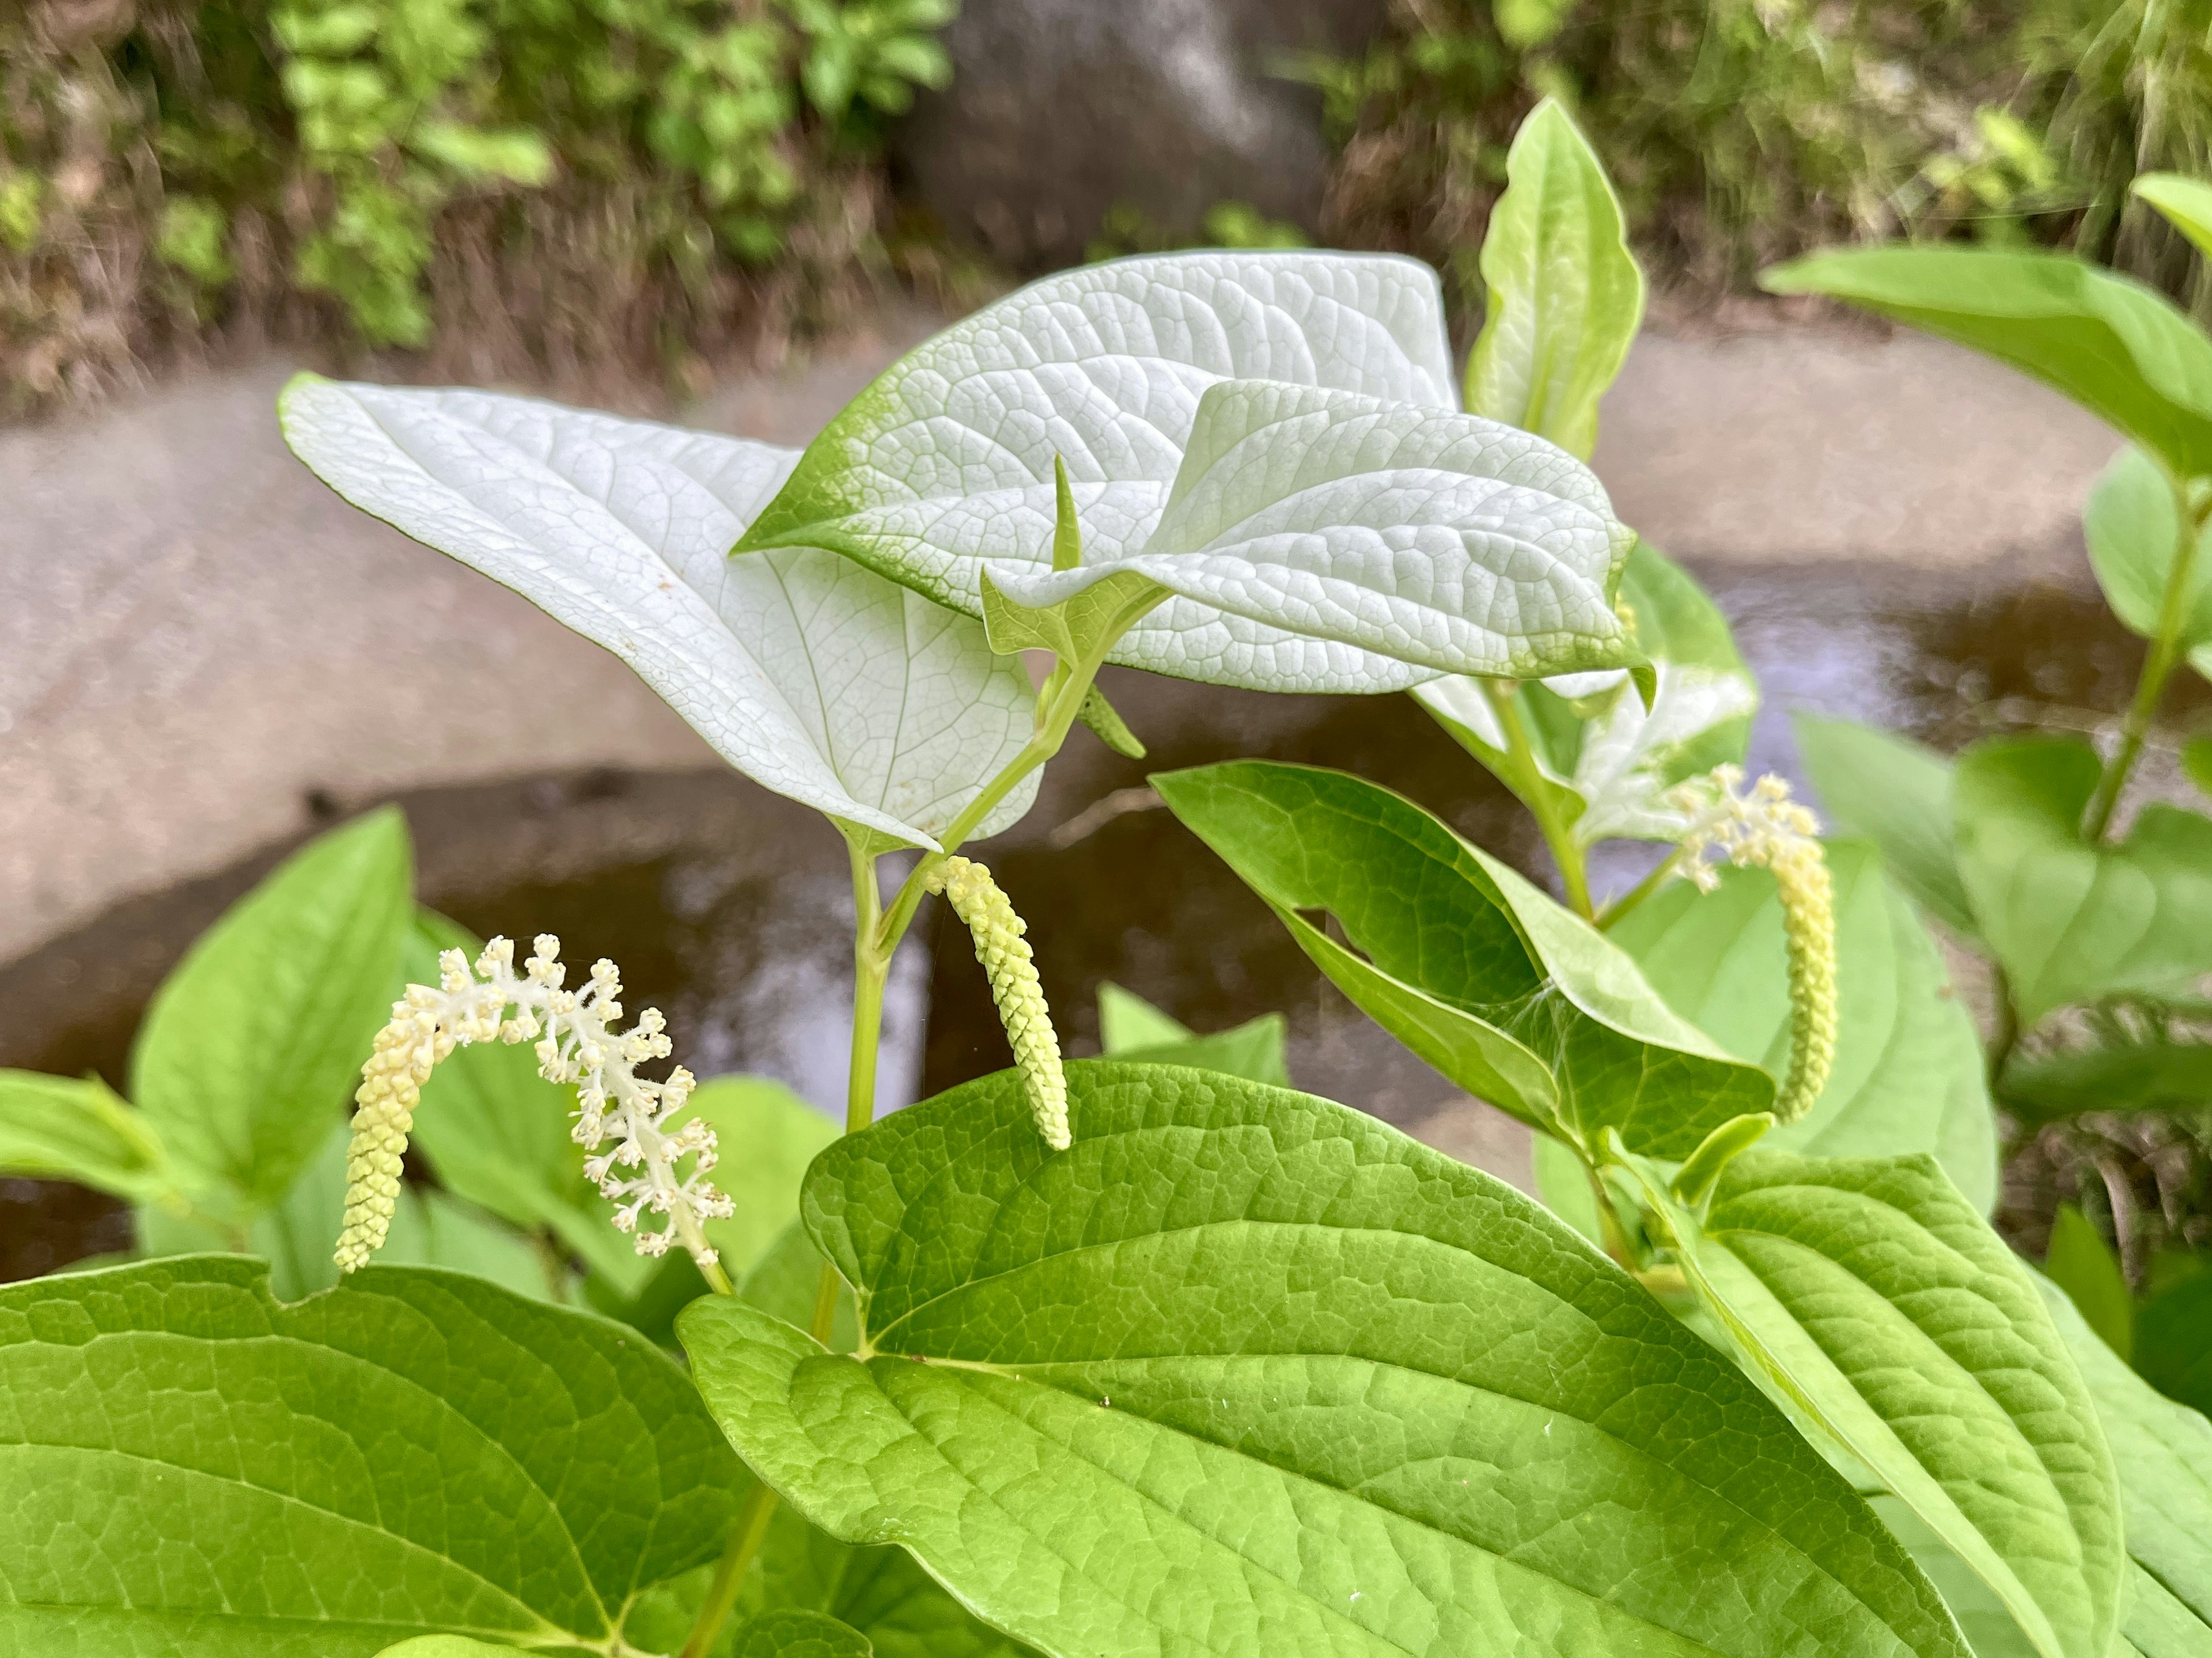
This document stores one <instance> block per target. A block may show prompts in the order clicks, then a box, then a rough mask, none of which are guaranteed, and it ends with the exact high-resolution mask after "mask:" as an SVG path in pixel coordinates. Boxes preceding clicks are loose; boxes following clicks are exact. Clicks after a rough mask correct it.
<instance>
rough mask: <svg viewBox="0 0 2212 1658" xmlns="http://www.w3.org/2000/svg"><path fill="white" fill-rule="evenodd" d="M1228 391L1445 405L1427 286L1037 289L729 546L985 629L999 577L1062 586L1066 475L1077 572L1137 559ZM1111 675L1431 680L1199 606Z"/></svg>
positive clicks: (1195, 274) (1259, 257) (857, 422)
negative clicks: (1023, 576) (851, 578)
mask: <svg viewBox="0 0 2212 1658" xmlns="http://www.w3.org/2000/svg"><path fill="white" fill-rule="evenodd" d="M1218 380H1284V381H1288V382H1291V384H1294V385H1298V386H1326V387H1331V388H1334V389H1336V390H1339V391H1345V392H1359V393H1362V394H1364V395H1365V396H1368V397H1373V398H1385V399H1388V400H1390V401H1393V402H1399V403H1412V404H1422V405H1425V406H1426V407H1429V408H1432V409H1445V410H1449V409H1452V408H1454V407H1455V406H1456V403H1457V399H1456V398H1455V395H1454V392H1453V387H1452V369H1451V346H1450V342H1449V340H1448V339H1447V337H1446V336H1445V332H1444V318H1443V296H1442V294H1441V293H1440V291H1439V289H1438V288H1437V276H1436V273H1435V272H1434V271H1433V270H1430V269H1429V268H1428V267H1427V266H1426V265H1424V264H1418V263H1416V262H1415V261H1413V260H1411V259H1401V258H1386V257H1381V256H1377V255H1374V254H1351V253H1320V252H1304V251H1297V252H1288V251H1285V252H1242V253H1239V252H1201V253H1177V254H1168V255H1163V256H1157V257H1147V258H1133V259H1119V260H1115V262H1113V263H1111V264H1099V265H1090V266H1086V267H1085V268H1083V269H1081V270H1066V271H1062V272H1060V274H1059V275H1057V276H1047V277H1045V278H1044V279H1042V281H1040V282H1032V283H1030V285H1029V286H1028V287H1027V288H1023V289H1021V290H1020V291H1019V292H1018V293H1015V294H1012V295H1008V296H1007V297H1006V299H1003V300H1000V301H998V302H997V303H996V304H994V305H990V306H987V307H984V308H983V309H982V310H981V311H979V312H977V313H975V315H974V316H972V317H969V318H968V319H966V320H965V321H963V322H960V323H957V324H955V325H953V326H952V327H951V328H949V329H947V330H945V332H943V333H941V334H939V335H938V336H937V337H935V338H934V339H932V340H930V341H928V342H927V343H925V344H923V345H921V346H920V347H919V348H917V349H915V350H914V351H913V352H911V353H909V354H908V355H907V356H906V357H905V358H903V359H902V361H899V362H898V363H896V364H895V365H894V366H893V367H891V368H890V369H889V370H888V371H887V372H886V373H885V374H884V375H883V376H882V378H880V379H879V380H877V381H876V383H875V384H874V385H873V386H870V387H869V388H868V389H867V390H866V391H865V392H862V393H861V394H860V396H859V397H858V398H854V400H853V402H852V403H851V404H848V406H847V407H846V409H845V410H844V411H843V412H842V414H840V415H839V416H837V417H836V419H835V420H833V421H831V422H829V425H828V426H827V427H825V428H823V432H822V434H821V435H820V436H819V437H817V438H816V439H815V440H814V442H813V443H812V444H811V446H809V447H808V449H807V451H806V454H805V459H803V460H801V461H800V463H799V467H798V470H797V471H794V472H793V474H792V476H791V478H790V481H789V482H788V483H786V484H785V485H784V487H783V489H782V490H781V492H780V493H779V494H778V495H777V496H776V498H775V501H772V502H770V503H769V506H768V507H767V508H766V509H765V510H764V511H763V513H761V515H760V518H759V520H758V521H757V523H755V524H754V525H753V526H752V528H751V529H750V530H749V531H747V532H746V533H745V537H744V540H743V541H741V542H740V543H739V544H738V545H739V547H740V548H741V549H744V550H754V549H767V548H775V547H787V546H814V547H829V548H834V549H836V550H837V551H839V552H842V553H845V554H847V555H848V556H851V557H853V558H855V559H858V560H860V562H862V563H864V564H866V565H868V566H869V567H870V568H873V569H876V570H878V571H881V572H882V573H883V574H885V575H888V576H890V577H891V578H892V579H893V580H897V581H901V582H903V583H905V584H907V585H908V586H911V587H914V588H915V589H916V590H917V591H919V592H924V593H927V595H929V597H931V598H934V599H936V600H938V601H939V603H940V604H949V605H951V606H953V607H954V608H955V609H957V610H964V611H966V612H967V613H968V614H969V615H970V616H981V614H982V591H983V588H982V578H983V575H984V573H985V571H986V570H988V571H989V572H990V574H991V575H992V576H993V578H994V580H998V579H1000V578H1002V577H1005V576H1006V575H1009V574H1016V573H1018V572H1019V571H1021V570H1023V569H1025V568H1031V567H1036V568H1045V569H1049V568H1050V567H1051V563H1052V546H1053V526H1054V520H1055V512H1056V507H1055V502H1056V494H1055V490H1054V459H1055V458H1059V459H1064V461H1065V463H1066V468H1067V471H1068V475H1069V477H1071V479H1072V480H1073V499H1074V503H1075V507H1076V510H1077V513H1078V514H1079V517H1080V519H1081V520H1082V525H1083V538H1084V556H1085V561H1086V562H1094V563H1096V562H1112V561H1114V560H1115V559H1117V558H1120V557H1121V556H1124V555H1125V554H1126V553H1128V552H1131V551H1134V550H1137V549H1138V548H1139V547H1141V546H1142V545H1143V544H1145V542H1146V539H1147V538H1148V537H1150V536H1151V534H1152V529H1153V526H1154V525H1156V524H1157V523H1158V519H1159V516H1160V512H1161V509H1162V507H1164V506H1165V504H1166V501H1167V497H1168V487H1169V485H1170V483H1173V481H1174V479H1175V477H1176V471H1178V470H1179V469H1180V467H1181V466H1182V457H1183V450H1184V447H1185V446H1187V445H1188V442H1189V440H1190V433H1191V425H1192V422H1193V420H1194V417H1195V416H1196V414H1197V412H1198V404H1199V398H1200V395H1201V394H1202V393H1203V392H1205V390H1206V387H1208V386H1212V385H1213V384H1214V383H1215V382H1216V381H1218ZM740 562H742V561H740ZM1002 585H1003V583H1002ZM1113 659H1114V660H1115V661H1116V662H1121V663H1125V664H1127V665H1130V666H1132V667H1139V668H1151V669H1153V670H1155V671H1158V672H1162V673H1170V674H1176V675H1178V676H1181V677H1184V678H1192V679H1204V680H1209V681H1212V682H1214V683H1225V684H1238V685H1249V686H1253V687H1255V688H1257V689H1268V690H1308V691H1350V692H1364V691H1375V690H1391V689H1401V688H1402V687H1404V686H1406V685H1409V684H1412V683H1414V682H1415V681H1417V680H1419V679H1422V678H1425V677H1428V676H1427V673H1426V672H1425V671H1423V670H1420V669H1418V668H1414V667H1411V666H1408V665H1406V664H1404V663H1401V662H1399V661H1397V660H1395V659H1389V658H1382V657H1376V656H1373V655H1370V654H1368V653H1364V652H1362V651H1358V650H1355V649H1351V648H1348V647H1346V646H1343V645H1341V644H1334V643H1330V642H1328V641H1321V640H1315V639H1310V638H1307V637H1304V635H1298V634H1291V633H1285V632H1284V631H1283V630H1282V629H1279V628H1277V627H1273V626H1270V625H1268V624H1267V623H1262V622H1255V621H1251V620H1249V619H1248V618H1247V617H1245V616H1231V615H1226V614H1225V613H1224V612H1223V611H1221V610H1217V609H1214V608H1213V607H1212V605H1210V604H1205V603H1201V602H1200V600H1198V599H1195V598H1176V599H1172V600H1170V601H1169V602H1168V603H1167V604H1164V605H1162V606H1161V607H1160V608H1159V609H1158V610H1154V611H1153V612H1152V614H1151V615H1150V616H1146V618H1145V619H1144V620H1143V621H1141V622H1139V623H1138V624H1137V625H1136V626H1135V627H1134V628H1133V629H1130V630H1129V632H1128V634H1127V636H1126V637H1124V638H1123V640H1122V641H1121V645H1120V646H1119V647H1118V648H1117V649H1116V650H1115V653H1114V656H1113Z"/></svg>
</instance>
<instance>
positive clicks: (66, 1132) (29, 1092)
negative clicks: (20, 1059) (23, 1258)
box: [0, 1071, 183, 1203]
mask: <svg viewBox="0 0 2212 1658" xmlns="http://www.w3.org/2000/svg"><path fill="white" fill-rule="evenodd" d="M0 1175H28V1176H30V1177H31V1178H32V1179H33V1180H67V1181H76V1183H77V1184H78V1185H80V1186H89V1187H94V1189H95V1190H97V1191H101V1192H105V1193H108V1194H109V1195H110V1196H111V1197H118V1198H121V1199H124V1200H125V1202H128V1203H159V1202H162V1201H163V1200H165V1199H166V1200H167V1201H170V1202H172V1203H178V1202H181V1201H182V1200H183V1199H182V1198H181V1196H180V1194H179V1192H178V1189H177V1175H176V1171H175V1170H174V1169H172V1168H171V1167H170V1166H169V1157H168V1153H167V1151H165V1150H163V1148H162V1145H161V1136H160V1135H159V1134H157V1133H155V1132H154V1130H153V1128H152V1127H150V1126H149V1124H148V1123H147V1121H146V1120H145V1118H144V1117H143V1115H142V1114H140V1113H138V1112H136V1111H133V1110H132V1109H131V1108H130V1107H129V1106H127V1105H125V1103H124V1102H122V1101H121V1100H119V1099H118V1098H116V1096H115V1092H114V1090H112V1089H111V1088H109V1087H108V1085H107V1084H106V1083H104V1082H102V1081H100V1078H97V1077H86V1078H81V1079H80V1078H73V1077H48V1076H44V1075H41V1074H40V1072H35V1071H0Z"/></svg>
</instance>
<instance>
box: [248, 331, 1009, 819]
mask: <svg viewBox="0 0 2212 1658" xmlns="http://www.w3.org/2000/svg"><path fill="white" fill-rule="evenodd" d="M278 412H279V414H280V415H281V416H282V418H283V425H284V440H285V441H286V442H287V443H289V444H290V445H291V446H292V452H293V453H294V454H295V455H297V456H299V458H300V459H301V460H302V461H304V462H306V463H307V465H308V466H310V467H311V468H313V470H314V471H315V473H316V475H317V476H318V477H320V478H321V479H322V480H323V481H324V482H325V483H328V484H329V485H330V486H331V488H332V489H336V490H337V492H338V493H339V494H340V495H343V496H344V497H345V498H346V499H347V500H348V501H351V502H353V504H354V505H355V506H356V507H361V508H362V509H363V510H364V511H366V512H369V513H374V514H375V515H376V516H377V517H379V518H380V519H384V520H385V521H386V523H388V524H390V525H392V526H394V527H395V528H397V529H398V530H401V531H404V532H405V533H407V534H408V535H410V536H412V537H415V538H416V540H417V541H420V542H422V543H424V544H427V545H428V546H432V547H435V548H436V549H438V550H439V551H441V552H443V553H447V554H450V555H451V556H453V557H454V558H457V559H459V560H460V561H461V562H463V563H464V564H467V565H470V566H471V567H472V568H476V569H478V570H481V571H483V573H484V574H486V575H488V576H490V577H491V578H492V579H493V580H495V581H499V582H501V583H503V584H504V585H506V586H509V587H512V588H513V589H514V590H515V591H516V592H519V593H520V594H522V596H523V597H524V598H527V599H529V600H530V601H531V602H532V604H537V605H538V606H539V607H540V608H541V609H543V610H544V611H545V612H546V614H548V615H549V616H552V617H553V618H554V619H555V620H556V621H557V622H560V623H563V624H564V625H566V626H568V627H569V628H573V629H575V630H576V631H577V632H578V633H580V634H582V635H584V636H585V637H586V638H587V639H590V640H592V641H596V642H597V643H599V644H601V645H604V646H605V647H606V648H607V649H608V650H610V651H611V652H613V653H615V654H616V655H617V656H618V657H620V658H621V659H623V661H624V662H626V663H628V664H629V665H630V667H631V668H633V669H634V670H635V671H636V673H637V676H638V677H640V678H641V679H642V680H644V681H645V683H647V684H648V685H650V686H652V687H653V689H654V690H655V691H657V692H659V694H660V695H661V696H662V697H663V698H665V700H666V701H667V702H668V705H669V706H670V707H671V708H674V709H675V710H676V712H677V713H678V714H681V715H683V716H684V719H685V720H688V721H689V722H690V725H691V726H692V728H693V729H694V730H696V732H698V733H699V734H700V735H701V736H702V737H703V738H706V739H707V741H708V742H709V743H711V744H714V748H715V750H717V751H718V752H719V753H720V755H721V756H722V757H723V758H724V759H726V760H727V761H728V762H730V763H731V764H732V765H733V766H735V767H736V768H738V770H739V771H741V772H743V773H744V774H745V775H746V776H748V777H750V778H751V779H752V780H754V781H755V782H757V783H759V784H761V785H762V786H764V787H767V788H770V789H774V790H775V792H776V793H779V794H786V795H789V796H790V797H791V798H792V799H794V800H799V801H803V802H804V803H805V804H806V805H810V806H812V807H814V808H815V809H816V810H817V811H823V812H827V813H829V815H830V816H831V817H836V818H839V819H841V820H842V821H844V822H846V823H851V824H854V825H855V826H857V827H859V828H860V829H863V830H865V831H868V832H871V833H872V834H873V835H879V836H888V837H889V838H890V841H891V842H892V843H894V844H897V845H904V846H921V847H934V846H935V845H936V844H937V843H936V841H935V838H934V837H935V836H936V835H937V834H938V833H939V831H941V830H942V829H945V827H946V826H947V825H949V824H950V823H951V822H952V820H953V819H954V818H955V817H957V816H958V815H959V812H960V810H961V808H962V807H963V806H965V805H967V804H968V802H969V800H971V799H974V798H975V793H976V791H977V790H978V789H979V788H981V786H982V785H983V783H984V782H985V781H986V780H988V779H989V778H991V777H992V776H993V775H994V774H996V773H997V772H998V771H999V769H1000V768H1001V767H1002V766H1004V765H1005V764H1006V762H1008V761H1010V760H1011V759H1012V757H1013V756H1014V755H1015V754H1017V753H1018V752H1019V750H1021V747H1022V745H1023V744H1024V743H1026V742H1027V741H1028V740H1029V738H1030V728H1031V720H1030V708H1031V699H1030V688H1029V681H1028V679H1027V677H1025V676H1024V673H1023V672H1022V669H1021V665H1020V664H1019V663H1018V662H1008V661H1003V660H1001V659H999V658H998V657H996V656H994V654H993V653H992V651H991V648H990V646H989V643H988V642H987V641H986V640H985V639H984V637H983V630H982V629H981V628H979V627H976V626H975V625H974V624H973V623H969V622H966V621H963V620H962V619H961V618H960V617H958V616H953V615H951V614H949V613H947V612H945V611H944V610H939V609H938V608H937V607H935V606H933V605H930V604H924V603H922V602H921V600H919V599H917V598H915V597H914V596H913V595H912V594H909V593H906V592H902V591H901V590H900V589H899V588H897V587H896V586H892V585H891V584H890V583H888V582H885V581H883V580H878V579H877V578H875V577H873V576H871V575H870V574H868V573H867V572H866V571H865V570H862V569H859V568H855V567H854V565H853V564H852V562H850V561H848V560H845V559H841V558H837V557H835V556H831V555H830V554H828V553H825V552H823V551H820V550H816V549H811V548H805V547H803V546H802V547H800V548H796V549H794V550H790V551H787V552H782V553H779V554H777V555H776V556H774V557H772V558H757V559H745V560H738V561H735V562H732V560H730V559H728V558H726V556H724V555H725V554H726V552H727V550H728V549H729V545H730V544H731V543H732V541H734V540H735V539H736V538H737V537H738V534H739V533H740V532H741V531H743V530H744V527H745V525H746V524H747V523H748V522H749V521H750V519H751V518H752V516H753V514H754V513H757V511H759V509H760V507H761V504H762V503H763V501H767V500H768V498H769V496H770V495H773V494H774V493H775V489H776V487H777V486H778V485H779V484H781V483H782V482H783V481H784V478H785V477H787V475H788V474H789V473H790V471H791V469H792V467H793V465H795V464H796V462H797V460H798V456H797V455H796V454H795V453H794V452H792V451H790V450H787V449H778V448H775V447H772V446H769V445H767V444H762V443H749V442H746V441H744V440H742V439H738V438H726V437H720V436H717V435H714V434H710V433H705V432H684V431H679V430H678V429H677V428H673V427H668V426H656V425H653V424H650V423H648V422H644V421H633V420H617V419H616V418H615V417H614V416H611V415H599V414H592V413H589V412H587V411H586V410H578V409H563V408H562V407H560V406H559V405H558V404H550V403H538V402H533V401H531V400H529V399H526V398H503V397H492V396H489V395H488V394H485V393H483V392H417V391H404V390H398V389H395V388H392V387H389V386H348V385H337V384H334V383H332V382H331V381H328V380H320V379H318V378H317V377H315V376H313V375H311V374H303V375H301V376H300V377H299V378H298V379H296V380H294V381H293V382H292V383H291V385H290V386H287V387H286V388H285V392H284V396H283V400H282V402H281V404H280V405H279V410H278ZM1035 795H1036V782H1035V780H1026V781H1024V783H1023V784H1022V785H1021V786H1019V787H1018V788H1017V789H1016V790H1014V792H1013V793H1012V794H1011V795H1009V796H1008V798H1007V799H1006V803H1005V804H1003V805H1000V807H998V808H997V809H996V810H995V811H994V812H993V813H992V814H991V816H990V817H987V819H986V820H985V821H984V823H983V824H982V825H981V828H980V829H979V830H978V831H977V832H978V833H981V834H990V833H994V832H995V831H996V830H998V829H1004V828H1005V827H1006V825H1007V824H1009V823H1012V822H1014V821H1015V819H1017V818H1018V817H1020V816H1021V815H1022V813H1023V812H1024V811H1027V810H1028V809H1029V804H1030V800H1031V799H1033V798H1034V797H1035Z"/></svg>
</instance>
